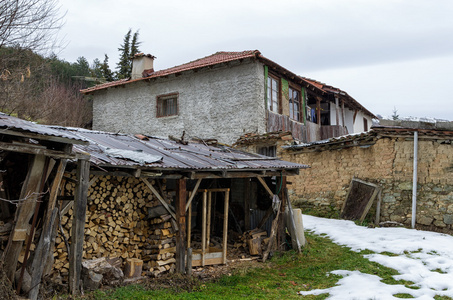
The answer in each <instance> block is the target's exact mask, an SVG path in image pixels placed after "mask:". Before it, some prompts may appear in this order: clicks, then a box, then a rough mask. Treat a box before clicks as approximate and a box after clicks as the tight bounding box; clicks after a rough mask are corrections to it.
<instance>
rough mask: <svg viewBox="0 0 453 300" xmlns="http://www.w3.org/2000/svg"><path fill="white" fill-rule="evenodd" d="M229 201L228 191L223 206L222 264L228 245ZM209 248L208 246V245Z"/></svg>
mask: <svg viewBox="0 0 453 300" xmlns="http://www.w3.org/2000/svg"><path fill="white" fill-rule="evenodd" d="M229 201H230V189H228V191H226V192H225V203H224V206H223V249H222V259H223V264H226V262H227V246H228V245H227V243H228V205H229V203H228V202H229ZM208 246H209V245H208Z"/></svg>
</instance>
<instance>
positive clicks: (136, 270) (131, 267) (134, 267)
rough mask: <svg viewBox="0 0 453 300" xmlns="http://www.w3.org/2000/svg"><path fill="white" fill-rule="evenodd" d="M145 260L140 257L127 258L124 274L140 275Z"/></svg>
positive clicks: (129, 275) (127, 275) (130, 275)
mask: <svg viewBox="0 0 453 300" xmlns="http://www.w3.org/2000/svg"><path fill="white" fill-rule="evenodd" d="M142 267H143V260H141V259H138V258H129V259H127V260H126V267H125V270H124V273H125V274H124V275H125V276H126V277H127V278H135V277H140V276H141V274H142Z"/></svg>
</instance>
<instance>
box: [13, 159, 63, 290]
mask: <svg viewBox="0 0 453 300" xmlns="http://www.w3.org/2000/svg"><path fill="white" fill-rule="evenodd" d="M49 163H50V159H49V158H46V160H45V164H44V169H43V176H42V177H41V182H40V185H39V193H42V191H43V189H44V183H45V182H46V179H47V176H49V174H50V171H49V170H48V168H49ZM54 165H55V161H53V163H52V167H51V168H53V166H54ZM41 202H42V201H41V196H38V199H37V203H36V205H35V213H34V214H33V221H32V222H31V228H30V233H29V236H28V240H27V244H26V245H25V254H24V260H23V263H22V268H21V271H20V276H19V282H18V283H17V290H16V292H17V293H19V292H20V288H21V285H22V279H23V276H24V272H25V267H26V265H27V260H28V254H29V251H30V247H31V243H32V242H33V238H34V235H35V227H36V222H37V221H38V214H39V207H40V206H41Z"/></svg>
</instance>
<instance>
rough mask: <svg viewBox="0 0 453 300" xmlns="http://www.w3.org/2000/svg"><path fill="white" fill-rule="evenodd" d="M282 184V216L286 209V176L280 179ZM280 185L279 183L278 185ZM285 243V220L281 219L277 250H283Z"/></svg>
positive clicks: (280, 195)
mask: <svg viewBox="0 0 453 300" xmlns="http://www.w3.org/2000/svg"><path fill="white" fill-rule="evenodd" d="M280 180H281V181H282V182H281V189H280V194H279V197H280V201H281V205H280V214H281V215H283V214H284V212H285V209H286V205H287V203H286V200H287V197H286V193H285V192H286V176H281V177H280ZM277 184H278V183H277ZM284 243H285V224H284V218H280V219H279V222H278V232H277V249H278V250H282V249H281V247H282V246H283V244H284Z"/></svg>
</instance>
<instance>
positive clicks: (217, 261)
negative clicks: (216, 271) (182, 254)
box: [192, 257, 225, 267]
mask: <svg viewBox="0 0 453 300" xmlns="http://www.w3.org/2000/svg"><path fill="white" fill-rule="evenodd" d="M220 264H225V263H224V259H223V257H216V258H205V259H202V260H193V259H192V267H200V266H210V265H220Z"/></svg>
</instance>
